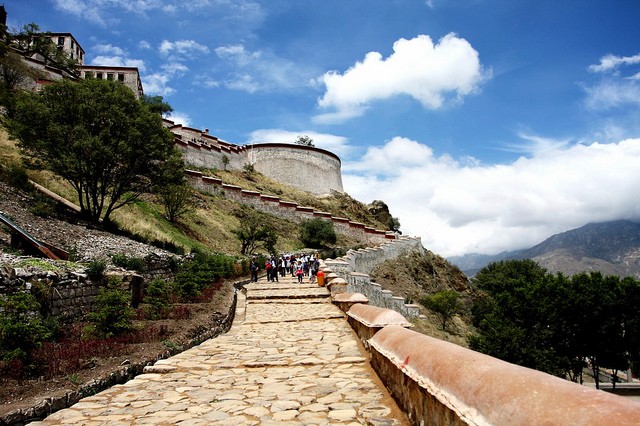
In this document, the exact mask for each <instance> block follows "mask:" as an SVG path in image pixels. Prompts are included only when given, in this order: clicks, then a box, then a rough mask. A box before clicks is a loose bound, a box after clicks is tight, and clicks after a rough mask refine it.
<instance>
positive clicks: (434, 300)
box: [420, 290, 462, 331]
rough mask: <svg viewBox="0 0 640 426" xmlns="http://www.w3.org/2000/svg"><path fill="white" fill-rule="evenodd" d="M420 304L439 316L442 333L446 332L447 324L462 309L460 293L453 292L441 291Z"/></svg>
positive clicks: (425, 298) (424, 299)
mask: <svg viewBox="0 0 640 426" xmlns="http://www.w3.org/2000/svg"><path fill="white" fill-rule="evenodd" d="M420 304H421V305H422V306H424V307H425V308H427V309H429V310H430V311H433V312H434V313H435V314H436V315H437V316H438V318H439V319H440V325H441V326H442V331H444V330H445V328H446V326H447V322H448V321H449V320H450V319H451V318H453V316H454V315H456V314H457V313H458V312H459V311H460V309H461V308H462V304H461V303H460V300H459V299H458V293H457V292H455V291H453V290H447V291H441V292H439V293H436V294H432V295H430V296H426V297H424V298H422V300H420Z"/></svg>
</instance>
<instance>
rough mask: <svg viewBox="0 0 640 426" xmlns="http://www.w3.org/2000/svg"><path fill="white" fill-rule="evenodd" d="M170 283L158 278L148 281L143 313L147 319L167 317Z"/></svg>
mask: <svg viewBox="0 0 640 426" xmlns="http://www.w3.org/2000/svg"><path fill="white" fill-rule="evenodd" d="M170 298H171V284H169V283H168V282H166V281H164V280H161V279H159V278H156V279H153V280H151V281H149V283H148V284H147V285H146V288H145V298H144V301H145V303H146V304H147V306H145V313H146V314H147V316H148V318H149V319H161V318H167V317H168V316H169V312H170V309H169V308H170Z"/></svg>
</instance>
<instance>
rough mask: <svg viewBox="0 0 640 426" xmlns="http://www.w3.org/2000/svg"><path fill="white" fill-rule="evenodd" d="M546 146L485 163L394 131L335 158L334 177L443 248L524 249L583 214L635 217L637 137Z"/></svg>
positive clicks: (638, 203) (639, 208) (638, 206)
mask: <svg viewBox="0 0 640 426" xmlns="http://www.w3.org/2000/svg"><path fill="white" fill-rule="evenodd" d="M547 147H548V149H545V150H542V151H541V152H539V153H538V154H536V155H535V156H532V157H521V158H519V159H517V160H516V161H514V162H512V163H510V164H503V165H491V166H488V165H482V164H479V163H478V162H475V163H474V162H473V161H471V162H469V161H464V162H463V161H460V160H456V159H453V158H451V157H450V156H447V155H443V156H436V155H434V152H433V150H432V149H431V148H430V147H428V146H427V145H424V144H421V143H419V142H417V141H413V140H410V139H406V138H401V137H396V138H394V139H392V140H390V141H388V142H387V143H386V144H385V145H384V146H381V147H372V148H370V149H369V151H368V152H367V153H366V155H365V156H364V157H363V158H362V159H361V160H358V161H357V162H347V163H343V182H344V187H345V191H347V192H348V193H349V194H350V195H352V196H354V197H355V198H356V199H359V200H362V201H365V202H370V201H372V200H374V199H383V200H384V201H385V202H386V203H387V204H388V205H389V207H390V210H391V213H392V214H393V215H394V216H396V217H399V218H400V222H401V229H402V230H403V232H405V233H406V234H409V235H418V236H421V237H422V242H423V245H425V247H427V248H429V249H431V250H433V251H435V252H437V253H439V254H441V255H444V256H452V255H461V254H465V253H471V252H480V253H487V254H492V253H498V252H501V251H503V250H513V249H518V248H526V247H530V246H533V245H535V244H537V243H539V242H541V241H542V240H544V239H545V238H547V237H549V236H550V235H552V234H554V233H557V232H561V231H564V230H567V229H571V228H575V227H579V226H582V225H585V224H587V223H589V222H599V221H608V220H614V219H621V218H628V219H640V200H639V199H638V197H637V196H636V193H637V188H638V186H639V185H640V174H639V173H638V172H637V170H638V164H640V139H627V140H623V141H620V142H618V143H612V144H601V143H597V142H595V143H592V144H589V145H570V146H565V145H556V146H547Z"/></svg>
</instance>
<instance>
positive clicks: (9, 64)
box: [0, 51, 36, 92]
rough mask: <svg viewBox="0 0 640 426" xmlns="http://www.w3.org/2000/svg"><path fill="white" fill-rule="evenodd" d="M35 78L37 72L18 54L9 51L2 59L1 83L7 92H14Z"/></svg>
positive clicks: (0, 64)
mask: <svg viewBox="0 0 640 426" xmlns="http://www.w3.org/2000/svg"><path fill="white" fill-rule="evenodd" d="M35 77H36V72H35V70H34V69H33V68H31V67H30V66H28V65H27V64H25V63H24V61H23V60H22V58H21V57H20V55H18V54H17V53H15V52H13V51H9V52H7V53H6V55H4V56H2V57H0V81H1V82H2V85H3V88H4V89H5V90H8V91H10V92H11V91H14V90H16V89H18V88H19V87H21V86H23V85H25V84H26V83H27V82H29V81H33V80H34V79H35Z"/></svg>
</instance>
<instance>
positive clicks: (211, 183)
mask: <svg viewBox="0 0 640 426" xmlns="http://www.w3.org/2000/svg"><path fill="white" fill-rule="evenodd" d="M186 177H187V181H188V182H189V184H190V185H191V186H192V187H194V188H196V189H198V190H199V191H202V192H205V193H207V194H212V195H220V196H224V197H225V198H228V199H230V200H233V201H235V202H237V203H240V204H244V205H248V206H252V207H254V208H255V209H256V210H260V211H263V212H265V213H268V214H271V215H274V216H278V217H281V218H284V219H287V220H290V221H292V222H294V223H301V222H303V221H305V220H308V219H313V218H316V217H319V218H323V219H326V220H330V221H331V222H332V223H333V225H334V229H335V230H336V232H337V233H339V234H341V235H346V236H348V237H350V238H353V239H356V240H358V241H360V242H361V243H362V244H365V245H379V244H382V243H384V242H385V241H390V240H395V239H396V234H395V233H393V232H390V231H384V230H380V229H374V228H371V227H368V226H365V225H364V224H362V223H358V222H352V221H350V220H349V219H345V218H341V217H335V216H332V215H331V213H327V212H320V211H317V210H314V209H313V208H312V207H306V206H301V205H299V204H297V203H294V202H291V201H286V200H282V199H280V198H279V197H274V196H271V195H264V194H261V193H260V192H257V191H247V190H244V189H242V188H241V187H239V186H236V185H229V184H226V183H224V182H222V180H221V179H218V178H215V177H211V176H205V175H203V174H202V173H201V172H198V171H194V170H187V171H186ZM402 247H404V245H400V246H398V248H397V249H399V250H401V249H402Z"/></svg>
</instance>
